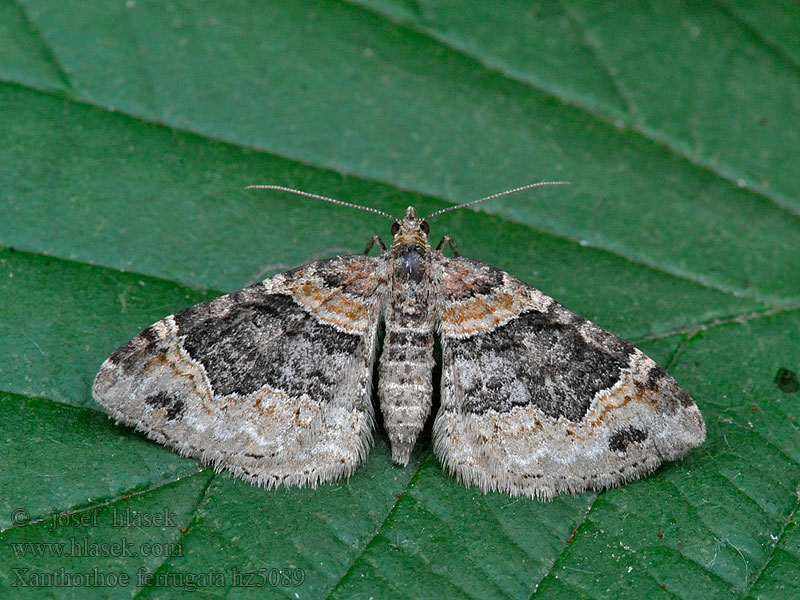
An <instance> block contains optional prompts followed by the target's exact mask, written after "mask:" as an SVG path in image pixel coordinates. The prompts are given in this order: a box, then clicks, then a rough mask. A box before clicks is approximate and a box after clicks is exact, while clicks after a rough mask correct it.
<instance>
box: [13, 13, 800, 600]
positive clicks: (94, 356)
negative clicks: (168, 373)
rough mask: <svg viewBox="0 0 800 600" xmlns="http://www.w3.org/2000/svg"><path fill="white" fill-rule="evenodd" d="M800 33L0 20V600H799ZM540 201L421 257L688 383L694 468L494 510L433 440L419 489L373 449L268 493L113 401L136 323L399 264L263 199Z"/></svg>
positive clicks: (780, 18) (622, 18)
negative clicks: (547, 302)
mask: <svg viewBox="0 0 800 600" xmlns="http://www.w3.org/2000/svg"><path fill="white" fill-rule="evenodd" d="M798 19H800V10H799V9H798V6H797V4H796V3H793V2H788V1H784V2H771V3H750V2H743V1H741V2H739V1H734V0H725V1H720V2H715V3H713V4H708V3H694V4H692V3H689V4H681V3H678V2H661V3H652V4H646V3H638V4H637V3H633V4H632V3H625V6H624V7H623V6H622V5H616V4H614V3H610V4H609V3H596V2H588V1H570V2H542V3H537V4H535V5H532V4H531V3H529V2H504V3H470V4H468V5H465V4H464V3H460V2H459V3H456V2H453V1H446V0H439V1H437V2H428V1H425V0H423V1H420V2H406V1H400V0H397V1H392V0H362V1H359V2H350V3H348V2H322V1H320V2H299V1H296V2H290V1H284V2H280V3H263V2H255V1H247V0H242V1H240V2H235V3H234V2H224V3H197V2H189V1H175V2H170V3H150V2H145V1H142V0H135V1H131V2H127V3H121V2H120V3H113V4H110V3H96V4H83V3H82V4H81V5H79V6H77V5H75V6H70V5H69V4H68V3H61V2H54V1H52V0H19V1H18V2H16V3H3V4H0V34H2V35H0V48H1V49H2V51H1V52H0V114H2V123H3V126H2V127H0V208H2V216H1V217H0V245H2V246H3V249H2V250H0V299H2V300H0V352H2V356H3V358H4V360H2V361H0V413H1V414H0V448H1V449H2V451H0V457H2V467H0V557H1V558H0V592H5V593H2V594H0V595H3V596H5V595H10V594H11V593H14V595H15V597H26V596H30V597H38V595H39V594H41V593H42V592H43V591H45V590H46V591H45V593H46V594H49V595H50V596H53V597H59V598H60V597H73V596H74V595H76V594H77V595H79V596H80V597H98V598H100V597H125V598H129V597H131V596H141V597H167V598H171V597H176V596H178V595H179V594H181V593H182V592H183V591H188V590H195V591H199V593H200V595H201V596H202V597H228V596H235V597H257V598H262V597H265V596H266V597H299V598H318V597H331V598H352V597H376V598H379V597H384V598H397V597H408V598H414V597H454V598H458V597H464V598H496V597H511V598H529V597H542V598H573V597H580V598H607V597H614V598H617V597H623V598H641V597H649V596H654V597H668V596H672V597H680V598H709V597H735V598H751V597H752V598H793V597H796V596H797V595H798V594H800V586H799V585H798V583H797V582H798V580H800V533H798V532H800V528H798V498H800V432H799V430H800V392H793V391H791V390H792V389H793V388H792V387H791V386H788V387H787V386H783V387H781V386H779V385H778V383H779V381H780V380H778V381H776V377H777V375H778V372H779V371H780V370H781V369H784V371H783V373H785V372H792V373H795V374H796V373H797V372H798V371H800V291H799V290H800V252H798V248H800V201H798V198H800V180H799V179H798V178H797V176H796V167H795V165H797V164H800V138H799V137H798V131H800V111H798V106H800V78H798V71H800V42H799V41H798V38H797V36H796V23H797V22H798ZM546 179H549V180H553V179H568V180H571V181H572V182H573V183H572V185H571V186H569V187H558V188H544V189H539V190H536V191H535V192H531V193H528V194H525V195H519V196H510V197H505V198H500V199H498V200H496V201H493V202H490V203H486V204H483V205H481V206H480V208H479V210H477V211H472V210H463V211H458V212H455V213H451V214H448V215H446V216H442V217H441V218H439V219H436V220H434V221H433V222H432V227H433V232H432V235H433V236H434V237H436V236H438V235H442V234H444V233H447V234H448V235H450V236H452V237H453V238H454V239H455V240H456V241H457V242H458V244H459V248H460V250H461V252H462V254H464V255H466V256H470V257H474V258H476V259H479V260H483V261H486V262H490V263H492V264H495V265H497V266H498V267H500V268H503V269H505V270H508V271H509V272H511V273H513V274H514V275H516V276H518V277H520V278H522V279H524V280H526V281H528V282H529V283H531V284H532V285H535V286H536V287H538V288H540V289H541V290H543V291H544V292H545V293H547V294H549V295H552V296H554V297H555V298H557V299H558V300H559V301H561V302H563V303H564V304H566V305H567V306H569V307H571V308H572V309H574V310H576V311H578V312H580V313H581V314H584V315H585V316H587V317H588V318H590V319H592V320H594V321H595V322H597V323H598V324H600V325H601V326H603V327H606V328H608V329H610V330H612V331H613V332H615V333H617V334H619V335H622V336H623V337H626V338H627V339H629V340H631V341H632V342H635V343H637V344H638V345H640V346H641V347H642V349H643V350H644V351H645V352H647V353H648V354H650V355H651V356H653V358H655V359H656V360H658V361H659V362H661V364H662V365H664V366H665V368H667V369H668V370H669V371H670V372H671V373H672V374H673V375H675V377H676V378H677V379H678V380H679V381H680V383H681V384H682V385H683V386H684V387H685V388H686V390H687V391H688V392H689V393H690V394H691V395H692V396H693V397H694V398H695V399H696V401H697V403H698V405H699V406H700V409H701V410H702V412H703V414H704V416H705V418H706V422H707V425H708V440H707V442H706V443H705V444H704V445H703V446H702V447H701V448H699V449H697V450H695V451H694V452H692V453H691V454H690V455H689V456H688V457H687V458H686V459H684V460H682V461H680V462H677V463H672V464H669V465H666V466H665V467H663V468H662V469H660V470H659V471H657V472H656V473H654V474H653V475H652V476H650V477H649V478H647V479H644V480H642V481H639V482H635V483H632V484H629V485H627V486H624V487H622V488H619V489H615V490H611V491H607V492H603V493H600V494H589V493H587V494H582V495H580V496H576V497H564V498H558V499H556V500H554V501H552V502H539V501H535V500H530V499H523V498H511V497H509V496H506V495H503V494H487V495H483V494H480V493H479V492H477V491H476V490H474V489H470V488H465V487H463V486H461V485H459V484H458V483H457V482H456V481H455V480H453V479H452V478H450V477H449V476H447V475H446V474H445V473H444V472H443V471H442V469H441V467H440V465H439V463H438V461H437V460H436V459H435V457H434V456H433V455H432V453H431V444H430V431H429V429H428V430H426V433H425V435H423V436H422V439H421V440H420V441H419V443H418V444H417V448H416V452H415V454H414V456H413V458H412V463H411V464H410V465H409V466H408V467H407V468H405V469H402V468H398V467H395V466H393V465H392V464H391V461H390V458H389V452H388V448H387V444H386V441H385V435H384V433H383V432H382V430H378V432H377V434H376V438H377V442H376V447H375V448H374V449H373V450H372V452H371V453H370V455H369V458H368V459H367V461H366V462H365V464H364V465H363V466H361V467H360V468H359V469H358V470H357V471H356V473H355V474H354V475H353V476H352V477H351V478H350V479H349V480H348V481H341V482H337V483H333V484H328V485H324V486H321V487H320V488H319V489H316V490H311V489H290V490H274V491H266V490H263V489H259V488H254V487H252V486H250V485H248V484H246V483H244V482H242V481H239V480H236V479H233V478H232V477H230V476H229V475H227V474H215V473H214V472H213V471H212V470H210V469H208V468H205V467H203V466H202V465H201V464H200V463H199V462H197V461H195V460H192V459H186V458H182V457H180V456H179V455H177V454H176V453H173V452H170V451H169V450H166V449H165V448H162V447H160V446H158V445H157V444H154V443H152V442H150V441H148V440H146V439H145V438H144V436H142V435H140V434H137V433H135V432H133V431H131V430H128V429H125V428H123V427H119V426H116V425H114V424H113V422H111V421H110V420H109V419H107V418H106V416H105V415H104V414H103V413H102V412H101V411H100V410H99V407H98V406H97V405H96V404H95V403H94V401H93V400H92V399H91V394H90V388H91V383H92V380H93V377H94V374H95V373H96V370H97V368H98V366H99V365H100V363H101V362H102V361H103V359H104V358H105V357H107V356H108V355H109V354H110V353H111V352H112V351H113V350H114V349H115V348H116V347H117V346H119V345H120V344H122V343H123V342H125V341H126V340H128V339H129V338H130V337H131V336H133V335H135V334H136V333H137V332H138V331H140V330H141V329H142V328H144V327H145V326H147V325H149V324H150V323H152V322H154V321H156V320H158V319H160V318H162V317H164V316H166V315H168V314H170V313H172V312H175V311H177V310H180V309H181V308H184V307H186V306H189V305H191V304H193V303H195V302H199V301H202V300H205V299H207V298H210V297H213V296H215V295H217V294H220V293H224V292H228V291H232V290H235V289H238V288H240V287H242V286H244V285H246V284H247V283H250V282H253V281H256V280H258V279H260V278H263V277H265V276H269V275H272V274H274V273H277V272H280V271H283V270H285V269H288V268H291V267H292V266H296V265H299V264H302V263H304V262H308V261H311V260H317V259H320V258H323V257H326V256H331V255H334V254H343V253H349V252H359V251H361V250H363V247H364V244H365V243H366V241H367V239H368V238H369V237H370V236H371V235H373V234H375V233H380V234H381V235H384V236H387V235H388V227H387V225H388V223H387V221H386V220H385V219H382V218H379V217H377V216H375V215H371V214H368V213H364V212H360V211H350V210H347V209H343V208H342V207H337V206H333V205H329V204H325V203H320V202H315V201H312V200H309V199H305V198H298V197H294V196H288V195H285V194H278V193H266V192H263V191H261V192H260V191H255V190H254V191H245V190H244V189H243V188H244V186H246V185H248V184H252V183H276V184H283V185H290V186H292V187H298V188H301V189H305V190H309V191H312V192H316V193H321V194H325V195H330V196H333V197H337V198H341V199H343V200H347V201H351V202H356V203H359V204H363V205H367V206H375V207H377V208H380V209H382V210H385V211H388V212H390V213H392V214H401V213H402V211H403V210H404V208H405V207H406V206H409V205H414V206H417V208H419V209H420V210H421V211H422V212H432V211H434V210H436V209H439V208H443V207H445V206H448V205H452V204H455V203H457V202H462V201H467V200H472V199H475V198H478V197H481V196H483V195H485V194H489V193H492V192H497V191H501V190H503V189H508V188H512V187H516V186H518V185H521V184H525V183H529V182H532V181H538V180H546ZM435 241H438V239H437V240H435ZM784 378H785V375H784ZM120 515H123V516H124V515H139V516H138V517H131V518H132V519H134V520H133V521H127V522H125V521H123V522H120V521H119V518H121V517H119V516H120ZM145 516H147V517H151V520H150V521H148V522H143V521H141V519H144V518H145ZM54 519H55V520H54ZM115 519H116V520H115ZM135 519H140V520H139V521H136V520H135ZM158 519H160V521H158V522H156V521H157V520H158ZM125 550H127V552H126V551H125ZM251 575H252V577H251ZM70 578H71V579H70ZM248 583H249V585H247V584H248Z"/></svg>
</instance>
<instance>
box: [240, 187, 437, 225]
mask: <svg viewBox="0 0 800 600" xmlns="http://www.w3.org/2000/svg"><path fill="white" fill-rule="evenodd" d="M244 189H246V190H278V191H279V192H289V193H290V194H297V195H298V196H307V197H309V198H316V199H317V200H324V201H325V202H332V203H333V204H338V205H340V206H348V207H350V208H357V209H359V210H365V211H367V212H371V213H375V214H376V215H381V216H384V217H388V218H389V219H391V220H392V221H397V219H395V218H394V217H393V216H392V215H390V214H389V213H385V212H383V211H382V210H378V209H377V208H371V207H369V206H360V205H358V204H352V203H350V202H342V201H341V200H336V199H335V198H328V197H327V196H320V195H319V194H312V193H310V192H304V191H302V190H296V189H294V188H290V187H283V186H282V185H248V186H247V187H246V188H244ZM445 210H447V209H445Z"/></svg>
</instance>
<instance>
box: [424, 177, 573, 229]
mask: <svg viewBox="0 0 800 600" xmlns="http://www.w3.org/2000/svg"><path fill="white" fill-rule="evenodd" d="M571 183H572V182H571V181H540V182H539V183H529V184H528V185H523V186H522V187H518V188H514V189H513V190H506V191H505V192H499V193H497V194H492V195H491V196H486V197H485V198H481V199H479V200H473V201H472V202H465V203H464V204H457V205H456V206H448V207H447V208H443V209H442V210H437V211H436V212H434V213H431V214H429V215H428V216H427V217H425V219H424V220H426V221H427V220H428V219H430V218H433V217H438V216H439V215H441V214H443V213H446V212H450V211H451V210H458V209H459V208H466V207H467V206H473V205H475V204H479V203H481V202H486V201H487V200H494V199H495V198H499V197H500V196H508V195H510V194H516V193H517V192H524V191H525V190H529V189H531V188H535V187H542V186H545V185H570V184H571Z"/></svg>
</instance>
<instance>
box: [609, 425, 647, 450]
mask: <svg viewBox="0 0 800 600" xmlns="http://www.w3.org/2000/svg"><path fill="white" fill-rule="evenodd" d="M646 439H647V431H645V430H644V429H638V428H636V427H626V428H625V429H620V430H619V431H617V432H616V433H614V434H612V436H611V437H610V438H608V449H609V450H611V451H612V452H625V451H626V450H627V449H628V444H638V443H639V442H643V441H645V440H646Z"/></svg>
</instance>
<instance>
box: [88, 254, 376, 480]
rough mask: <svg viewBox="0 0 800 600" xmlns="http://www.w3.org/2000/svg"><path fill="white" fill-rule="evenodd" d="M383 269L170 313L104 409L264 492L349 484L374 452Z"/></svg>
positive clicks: (337, 270)
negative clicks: (344, 479) (347, 478)
mask: <svg viewBox="0 0 800 600" xmlns="http://www.w3.org/2000/svg"><path fill="white" fill-rule="evenodd" d="M382 293H383V292H382V282H381V279H380V275H379V273H378V263H377V261H376V259H373V258H370V257H366V256H361V255H358V256H347V257H337V258H334V259H330V260H326V261H320V262H317V263H312V264H310V265H305V266H303V267H299V268H297V269H293V270H291V271H287V272H286V273H282V274H280V275H276V276H275V277H273V278H271V279H267V280H265V281H263V282H261V283H258V284H255V285H253V286H250V287H247V288H245V289H243V290H240V291H238V292H235V293H233V294H229V295H226V296H222V297H219V298H215V299H213V300H209V301H208V302H204V303H201V304H198V305H196V306H193V307H191V308H188V309H186V310H183V311H181V312H179V313H176V314H174V315H171V316H169V317H167V318H165V319H163V320H161V321H159V322H157V323H155V324H154V325H152V326H151V327H148V328H147V329H145V330H144V331H143V332H142V333H141V334H139V335H137V336H136V337H134V338H133V339H132V340H131V341H130V342H128V343H126V344H124V345H123V346H122V347H120V348H119V349H118V350H117V351H116V352H114V353H113V354H112V355H111V357H109V359H108V360H106V362H105V363H103V365H102V367H101V368H100V371H99V373H98V374H97V377H96V379H95V383H94V387H93V395H94V397H95V399H96V400H97V401H98V402H99V403H100V404H101V405H102V406H103V407H104V408H105V409H106V410H107V411H108V412H109V413H110V414H111V415H112V416H113V417H114V418H115V419H116V420H118V421H120V422H122V423H125V424H128V425H131V426H134V427H136V428H137V429H138V430H140V431H142V432H144V433H145V434H147V435H148V436H149V437H150V438H152V439H154V440H156V441H158V442H160V443H162V444H165V445H167V446H170V447H172V448H175V449H177V450H179V451H180V452H181V453H182V454H185V455H188V456H194V457H197V458H200V459H202V460H203V461H205V462H208V463H211V464H214V465H215V466H216V467H219V468H225V469H228V470H230V471H231V472H232V473H234V474H235V475H237V476H239V477H242V478H243V479H246V480H248V481H251V482H253V483H257V484H260V485H265V486H268V487H274V486H279V485H306V484H310V485H316V484H317V483H320V482H324V481H329V480H332V479H335V478H337V477H339V476H342V475H349V474H350V473H352V472H353V470H354V469H355V468H356V466H357V465H358V464H359V463H360V462H361V461H362V460H363V459H364V458H365V456H366V454H367V452H368V450H369V447H370V445H371V439H372V438H371V436H372V429H373V409H372V402H371V395H370V384H371V381H372V375H371V367H372V362H373V359H374V355H375V345H376V332H377V326H378V318H379V308H380V303H381V301H382V300H381V294H382Z"/></svg>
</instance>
